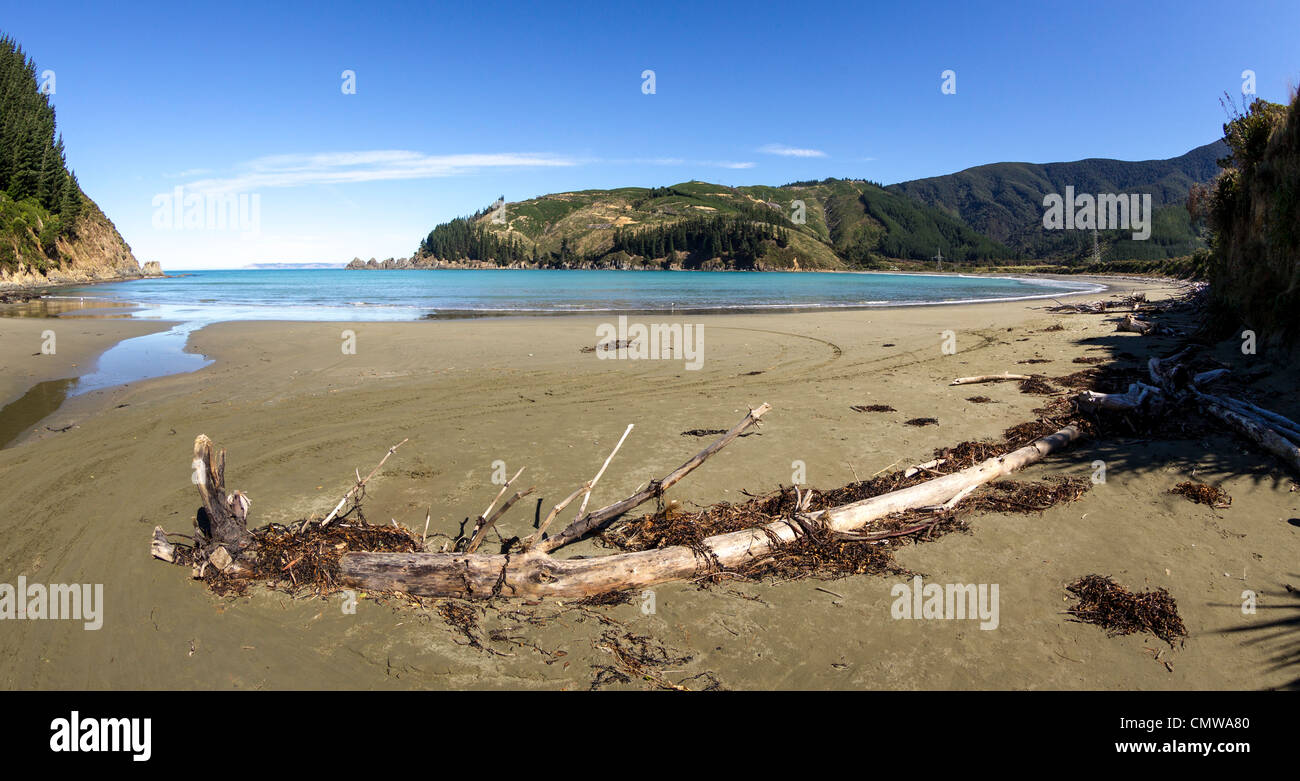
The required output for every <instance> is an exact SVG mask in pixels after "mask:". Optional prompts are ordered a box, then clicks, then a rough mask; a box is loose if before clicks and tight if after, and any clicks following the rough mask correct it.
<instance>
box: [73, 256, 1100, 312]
mask: <svg viewBox="0 0 1300 781" xmlns="http://www.w3.org/2000/svg"><path fill="white" fill-rule="evenodd" d="M1100 289H1101V286H1099V285H1095V284H1092V283H1090V282H1085V281H1080V280H1065V281H1057V280H1048V279H1041V278H1016V277H983V276H979V277H977V276H962V275H959V274H877V273H871V274H855V273H816V272H802V273H782V272H762V273H754V272H748V273H745V272H723V271H718V272H711V271H687V272H683V271H563V270H484V271H469V270H465V271H460V270H446V271H345V270H342V269H311V270H299V269H294V270H278V269H277V270H238V271H194V272H186V273H184V274H183V275H178V276H175V277H170V278H162V279H142V280H136V281H131V282H122V283H117V284H112V285H91V286H86V287H81V288H73V289H68V290H62V291H59V292H58V293H57V294H56V295H57V296H67V297H85V298H111V299H116V300H119V301H129V302H134V303H138V304H140V305H141V306H142V309H141V310H140V311H138V312H136V316H138V317H151V318H158V319H163V320H179V321H190V322H194V321H198V322H213V321H219V320H415V319H419V318H422V317H426V316H432V317H465V316H508V315H525V314H560V313H579V312H589V313H602V312H678V313H683V314H687V313H702V312H725V311H755V310H768V311H770V310H782V309H787V310H793V309H823V308H824V309H836V308H853V307H881V306H910V305H921V304H942V303H956V302H967V301H995V300H1007V299H1015V298H1035V297H1039V298H1042V297H1050V296H1059V295H1063V294H1067V293H1070V292H1078V291H1096V290H1100Z"/></svg>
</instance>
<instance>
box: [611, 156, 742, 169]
mask: <svg viewBox="0 0 1300 781" xmlns="http://www.w3.org/2000/svg"><path fill="white" fill-rule="evenodd" d="M592 162H604V163H611V164H615V165H628V164H631V165H699V166H706V167H709V168H753V167H754V163H751V162H743V161H732V160H687V159H686V158H683V157H650V158H644V157H637V158H632V159H628V160H595V161H592Z"/></svg>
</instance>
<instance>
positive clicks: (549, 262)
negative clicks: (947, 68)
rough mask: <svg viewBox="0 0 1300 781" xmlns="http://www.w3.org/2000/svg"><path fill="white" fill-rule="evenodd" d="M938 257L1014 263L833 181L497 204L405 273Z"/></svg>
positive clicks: (952, 229)
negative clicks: (474, 266) (457, 266)
mask: <svg viewBox="0 0 1300 781" xmlns="http://www.w3.org/2000/svg"><path fill="white" fill-rule="evenodd" d="M939 251H942V252H943V253H944V256H945V257H949V258H953V259H954V260H957V261H967V262H974V261H991V260H1010V259H1014V258H1015V257H1017V254H1016V253H1015V252H1014V251H1012V250H1010V249H1008V248H1007V247H1005V246H1002V245H1001V244H998V243H997V242H994V241H991V240H990V239H988V238H987V237H985V236H982V235H980V234H979V233H978V232H977V231H975V230H972V229H971V228H970V227H969V226H967V225H965V224H963V223H962V222H961V220H959V219H957V218H955V217H953V216H951V215H949V214H947V213H945V212H943V211H942V210H940V209H935V208H932V207H929V206H926V205H924V204H921V203H917V202H916V201H913V200H911V199H909V198H907V197H905V196H902V195H899V194H896V193H892V192H889V191H888V190H885V189H884V188H882V187H880V186H879V185H876V184H872V183H870V182H865V181H861V180H842V179H827V180H825V181H822V182H805V183H795V184H789V185H785V186H782V187H768V186H749V187H727V186H724V185H718V184H710V183H707V182H696V181H692V182H683V183H681V184H675V185H672V186H670V187H657V188H643V187H625V188H620V189H615V190H583V191H579V192H567V193H555V194H551V195H544V196H541V197H539V198H532V199H529V200H526V201H519V202H513V203H505V204H504V208H502V204H500V203H498V204H494V205H493V206H490V207H488V208H485V209H483V210H481V211H479V212H477V213H475V214H473V215H471V216H469V217H465V218H459V219H456V220H452V221H451V222H448V223H444V224H442V225H439V226H437V227H435V228H434V229H433V230H432V231H431V232H430V233H429V235H428V236H426V237H425V238H424V240H423V241H421V243H420V246H419V249H418V250H417V252H416V255H415V258H414V259H413V260H412V261H409V262H407V263H406V264H405V265H406V266H408V267H411V266H413V267H420V266H430V265H437V264H440V263H445V262H453V263H454V262H463V261H471V262H478V263H486V264H496V265H529V266H533V265H536V266H559V267H567V268H575V267H579V268H686V269H699V268H716V269H724V268H725V269H769V270H770V269H795V268H797V269H845V268H878V267H882V266H884V265H885V264H887V262H888V261H889V259H898V258H902V259H913V260H928V259H929V258H931V257H932V256H933V255H934V254H935V253H936V252H939Z"/></svg>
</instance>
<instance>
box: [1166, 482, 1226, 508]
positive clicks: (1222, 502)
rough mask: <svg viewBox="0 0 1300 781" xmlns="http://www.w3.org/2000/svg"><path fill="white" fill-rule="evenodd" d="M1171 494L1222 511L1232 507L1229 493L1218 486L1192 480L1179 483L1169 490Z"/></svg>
mask: <svg viewBox="0 0 1300 781" xmlns="http://www.w3.org/2000/svg"><path fill="white" fill-rule="evenodd" d="M1169 493H1171V494H1178V495H1180V496H1184V497H1186V498H1187V499H1189V500H1191V501H1193V502H1196V503H1197V504H1208V505H1209V506H1211V507H1213V508H1215V509H1217V510H1222V509H1225V508H1227V507H1229V506H1231V505H1232V497H1231V496H1229V495H1228V492H1227V491H1225V490H1223V489H1222V488H1219V487H1217V486H1213V485H1206V484H1205V483H1197V482H1194V481H1191V480H1188V481H1187V482H1184V483H1179V484H1178V485H1176V486H1174V487H1173V488H1171V489H1169Z"/></svg>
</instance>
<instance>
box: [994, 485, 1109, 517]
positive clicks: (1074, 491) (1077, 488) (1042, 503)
mask: <svg viewBox="0 0 1300 781" xmlns="http://www.w3.org/2000/svg"><path fill="white" fill-rule="evenodd" d="M1090 488H1092V484H1091V483H1090V482H1089V481H1087V480H1083V479H1080V478H1078V477H1055V478H1047V479H1044V480H1036V481H1034V482H1027V483H1021V482H1017V481H1015V480H999V481H997V482H995V483H989V484H988V486H987V490H986V491H983V492H981V493H980V494H979V495H977V496H975V497H973V498H972V500H971V505H972V506H971V509H973V510H978V511H980V512H996V513H1032V512H1042V511H1043V510H1046V509H1048V508H1049V507H1053V506H1055V505H1058V504H1061V503H1062V502H1073V501H1074V500H1076V499H1078V498H1079V497H1081V496H1083V495H1084V494H1086V493H1087V492H1088V490H1089V489H1090Z"/></svg>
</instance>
